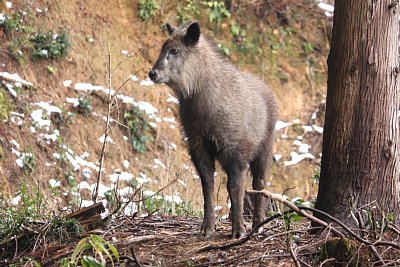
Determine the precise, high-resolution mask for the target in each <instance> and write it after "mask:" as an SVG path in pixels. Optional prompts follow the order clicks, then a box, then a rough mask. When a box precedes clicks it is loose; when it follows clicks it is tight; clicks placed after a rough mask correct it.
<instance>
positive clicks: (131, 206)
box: [124, 202, 138, 216]
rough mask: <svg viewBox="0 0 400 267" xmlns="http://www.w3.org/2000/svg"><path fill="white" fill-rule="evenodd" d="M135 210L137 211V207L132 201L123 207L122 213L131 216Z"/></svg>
mask: <svg viewBox="0 0 400 267" xmlns="http://www.w3.org/2000/svg"><path fill="white" fill-rule="evenodd" d="M136 212H138V207H137V205H136V203H134V202H129V203H128V205H126V207H125V209H124V214H125V215H126V216H133V215H134V214H135V213H136Z"/></svg>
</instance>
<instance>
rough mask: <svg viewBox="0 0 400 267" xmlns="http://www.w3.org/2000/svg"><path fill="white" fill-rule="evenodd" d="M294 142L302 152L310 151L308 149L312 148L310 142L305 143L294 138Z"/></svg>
mask: <svg viewBox="0 0 400 267" xmlns="http://www.w3.org/2000/svg"><path fill="white" fill-rule="evenodd" d="M293 144H294V145H296V146H298V147H299V152H300V153H302V154H306V153H308V150H309V149H310V148H311V146H309V145H308V144H304V143H302V142H301V141H299V140H294V141H293Z"/></svg>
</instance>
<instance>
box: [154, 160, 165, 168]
mask: <svg viewBox="0 0 400 267" xmlns="http://www.w3.org/2000/svg"><path fill="white" fill-rule="evenodd" d="M154 163H155V164H157V165H159V166H161V167H163V168H164V169H166V168H167V167H166V166H165V165H164V163H162V161H161V160H159V159H154Z"/></svg>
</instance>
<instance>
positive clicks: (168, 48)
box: [149, 22, 277, 238]
mask: <svg viewBox="0 0 400 267" xmlns="http://www.w3.org/2000/svg"><path fill="white" fill-rule="evenodd" d="M167 29H168V32H169V34H170V37H169V38H168V39H167V40H166V41H165V42H164V44H163V46H162V49H161V52H160V55H159V57H158V59H157V61H156V63H155V64H154V67H153V68H152V69H151V70H150V72H149V77H150V78H151V80H152V81H154V82H155V83H165V84H166V85H168V86H169V87H170V88H172V90H173V91H174V92H175V94H176V96H177V97H178V99H179V114H180V119H181V123H182V124H183V128H184V131H185V134H186V136H187V138H188V144H189V153H190V155H191V158H192V161H193V163H194V165H195V167H196V170H197V172H198V173H199V175H200V177H201V184H202V188H203V196H204V219H203V223H202V226H201V232H202V233H203V234H204V235H205V236H207V237H209V236H211V235H212V233H213V232H214V225H215V214H214V204H213V198H214V197H213V195H214V194H213V191H214V170H215V160H218V161H219V163H220V164H221V166H222V168H223V169H224V171H225V172H226V173H227V175H228V185H227V186H228V193H229V197H230V201H231V219H232V236H233V238H239V237H241V236H242V235H243V234H244V233H245V229H244V222H243V195H244V188H243V180H244V175H245V172H246V170H247V168H248V166H250V171H251V174H252V176H253V183H252V186H253V189H255V190H262V189H263V188H264V179H265V178H266V177H267V175H268V172H269V168H270V166H271V161H272V151H271V150H272V143H273V135H274V126H275V122H276V117H277V105H276V101H275V98H274V95H273V93H272V91H271V89H270V88H269V87H268V86H267V85H266V84H265V83H264V82H263V81H262V80H261V79H259V78H257V77H255V76H253V75H251V74H247V73H244V72H241V71H239V70H238V69H236V68H235V67H234V66H233V65H232V64H231V63H230V62H229V61H227V60H226V59H225V58H224V57H223V56H222V55H220V53H219V52H218V49H217V47H216V46H215V45H214V43H213V42H212V41H211V40H209V39H207V37H205V36H204V35H203V34H201V33H200V28H199V25H198V23H197V22H188V23H186V24H184V25H182V26H181V27H179V28H175V27H173V26H171V25H169V24H167ZM254 210H255V211H254V216H253V227H255V226H256V225H257V224H258V223H259V222H260V221H262V220H263V219H264V216H265V200H264V199H263V197H262V196H256V197H255V199H254Z"/></svg>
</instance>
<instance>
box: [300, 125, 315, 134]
mask: <svg viewBox="0 0 400 267" xmlns="http://www.w3.org/2000/svg"><path fill="white" fill-rule="evenodd" d="M302 128H303V130H304V131H305V132H306V133H310V132H312V131H313V130H314V128H313V127H312V126H310V125H305V126H302Z"/></svg>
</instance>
